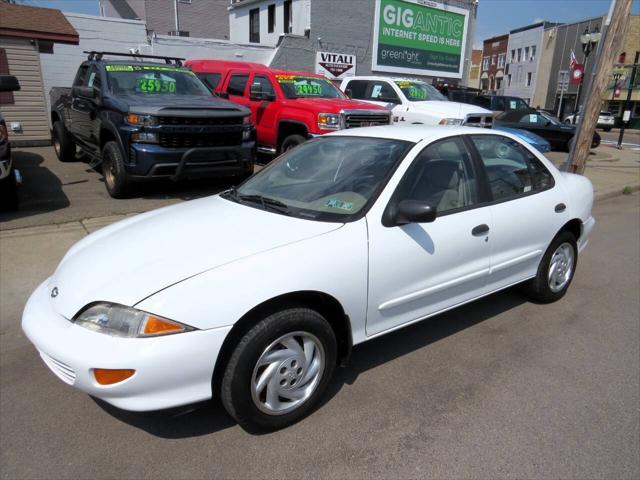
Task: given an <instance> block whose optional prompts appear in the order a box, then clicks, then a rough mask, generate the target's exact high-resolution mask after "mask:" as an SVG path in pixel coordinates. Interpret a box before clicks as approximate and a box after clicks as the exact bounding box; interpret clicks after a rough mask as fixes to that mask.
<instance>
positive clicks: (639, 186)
mask: <svg viewBox="0 0 640 480" xmlns="http://www.w3.org/2000/svg"><path fill="white" fill-rule="evenodd" d="M627 186H628V187H629V189H630V190H631V193H633V192H637V191H638V190H640V183H634V184H631V185H627ZM627 186H625V187H622V188H620V187H613V188H608V189H606V190H603V191H601V192H596V193H595V195H594V200H595V201H596V202H597V201H600V200H606V199H608V198H613V197H617V196H619V195H625V194H624V193H622V190H624V189H625V188H627Z"/></svg>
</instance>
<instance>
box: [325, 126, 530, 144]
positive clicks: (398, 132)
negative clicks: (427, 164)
mask: <svg viewBox="0 0 640 480" xmlns="http://www.w3.org/2000/svg"><path fill="white" fill-rule="evenodd" d="M478 134H480V135H491V134H493V135H503V136H505V137H509V138H513V139H518V137H517V136H515V135H512V134H509V133H507V132H502V131H496V130H493V129H490V128H478V127H446V126H443V125H438V126H426V125H403V126H401V127H399V126H396V125H385V126H378V127H360V128H349V129H345V130H339V131H337V132H333V133H329V134H327V135H323V136H332V137H334V136H341V137H371V138H388V139H393V140H404V141H407V142H413V143H418V142H422V141H425V142H427V143H431V142H433V141H435V140H439V139H441V138H446V137H451V136H454V135H478Z"/></svg>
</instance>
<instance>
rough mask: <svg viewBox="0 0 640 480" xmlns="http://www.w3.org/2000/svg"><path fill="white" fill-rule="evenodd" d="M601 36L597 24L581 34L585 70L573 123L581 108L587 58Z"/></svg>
mask: <svg viewBox="0 0 640 480" xmlns="http://www.w3.org/2000/svg"><path fill="white" fill-rule="evenodd" d="M601 36H602V34H601V33H600V29H599V28H598V27H597V26H596V28H595V30H594V31H593V32H589V27H586V28H585V29H584V33H583V34H582V35H580V43H581V44H582V53H584V70H583V73H582V78H581V79H580V84H579V85H578V93H577V95H576V108H575V111H574V112H573V113H574V114H573V123H576V119H577V117H578V115H577V112H578V110H579V109H580V94H581V93H582V85H583V84H584V73H585V72H586V71H587V60H588V59H589V54H590V53H591V52H592V51H593V50H594V49H595V47H596V44H597V43H598V42H599V41H600V37H601Z"/></svg>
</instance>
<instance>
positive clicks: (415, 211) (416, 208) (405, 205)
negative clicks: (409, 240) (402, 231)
mask: <svg viewBox="0 0 640 480" xmlns="http://www.w3.org/2000/svg"><path fill="white" fill-rule="evenodd" d="M436 214H437V212H436V209H435V208H434V207H433V206H431V205H430V204H428V203H426V202H423V201H421V200H402V201H400V202H399V203H398V204H397V205H396V206H395V208H392V209H391V210H387V212H385V216H384V218H383V220H382V224H383V225H384V226H385V227H395V226H398V225H407V224H410V223H430V222H433V221H434V220H435V219H436Z"/></svg>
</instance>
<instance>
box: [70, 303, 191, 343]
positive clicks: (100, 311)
mask: <svg viewBox="0 0 640 480" xmlns="http://www.w3.org/2000/svg"><path fill="white" fill-rule="evenodd" d="M74 322H75V323H76V324H77V325H80V326H81V327H84V328H88V329H89V330H93V331H94V332H100V333H105V334H107V335H111V336H113V337H126V338H138V337H156V336H158V335H169V334H172V333H182V332H189V331H192V330H195V329H194V328H193V327H189V326H188V325H183V324H181V323H178V322H174V321H173V320H168V319H166V318H162V317H159V316H157V315H153V314H151V313H147V312H143V311H142V310H137V309H135V308H130V307H125V306H124V305H118V304H115V303H106V302H103V303H96V304H94V305H91V306H90V307H89V308H87V309H85V310H83V311H82V312H81V313H80V314H79V315H77V317H76V318H75V320H74Z"/></svg>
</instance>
